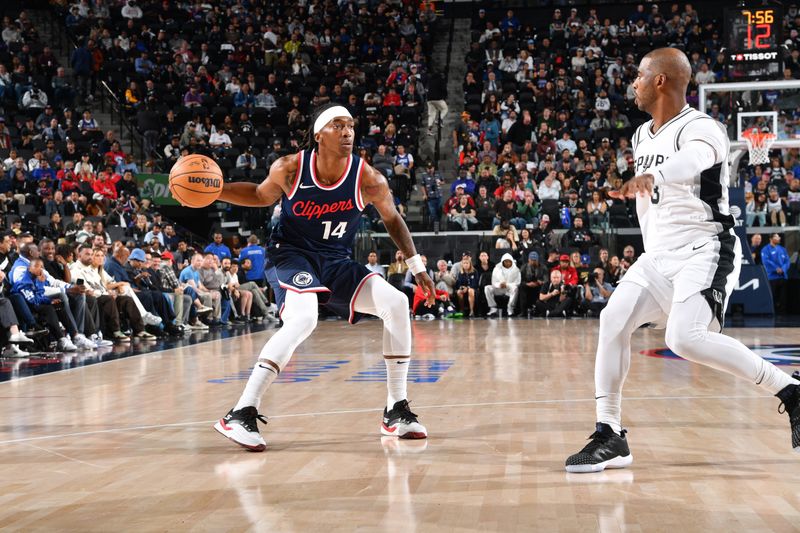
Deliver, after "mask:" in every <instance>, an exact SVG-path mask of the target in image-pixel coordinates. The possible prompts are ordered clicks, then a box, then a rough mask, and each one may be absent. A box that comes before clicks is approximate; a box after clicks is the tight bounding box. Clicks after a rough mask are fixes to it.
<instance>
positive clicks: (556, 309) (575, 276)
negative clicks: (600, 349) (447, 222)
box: [365, 243, 637, 320]
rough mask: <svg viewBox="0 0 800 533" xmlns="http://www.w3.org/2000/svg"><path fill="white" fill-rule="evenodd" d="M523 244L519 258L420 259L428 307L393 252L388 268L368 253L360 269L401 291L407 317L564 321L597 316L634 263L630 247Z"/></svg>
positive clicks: (483, 254) (484, 253) (505, 255)
mask: <svg viewBox="0 0 800 533" xmlns="http://www.w3.org/2000/svg"><path fill="white" fill-rule="evenodd" d="M529 244H530V246H529V247H528V248H527V249H526V251H524V253H520V254H512V253H509V252H505V253H502V254H492V253H491V251H487V250H481V251H480V252H479V253H478V255H477V258H475V257H473V253H472V252H471V251H464V252H463V253H462V254H461V257H460V259H459V260H458V261H457V262H452V261H446V260H445V259H439V260H437V261H436V263H435V265H434V264H433V263H432V262H429V261H428V258H427V257H426V256H424V255H423V256H422V261H423V263H424V264H425V266H426V268H427V271H428V274H429V275H430V276H431V279H433V281H434V284H435V286H436V300H437V303H436V305H434V306H433V307H427V306H425V305H424V301H425V295H424V294H423V292H422V289H421V288H420V287H419V286H417V285H416V284H415V281H414V276H412V275H411V272H410V271H409V270H408V267H407V266H406V264H405V261H404V259H405V258H404V257H403V253H402V252H401V251H399V250H397V251H396V253H395V257H394V261H393V262H392V263H391V264H389V265H388V268H385V267H384V266H383V265H381V264H379V263H378V254H377V252H375V251H372V252H370V253H369V255H368V257H367V264H366V265H365V266H366V267H367V268H368V269H369V270H370V271H372V272H375V273H377V274H380V275H381V276H383V277H385V278H386V279H387V280H388V281H389V283H390V284H392V285H393V286H394V287H396V288H397V289H399V290H401V291H403V292H404V293H405V294H406V295H407V296H408V298H409V302H410V304H411V309H412V313H413V314H414V315H415V316H416V317H419V318H422V319H428V320H432V319H434V318H447V317H452V318H458V317H464V318H474V317H481V316H485V317H489V318H495V317H498V316H500V315H501V314H503V313H505V315H506V316H507V317H514V316H520V317H527V318H532V317H548V318H570V317H575V316H589V317H597V316H599V314H600V312H601V311H602V310H603V308H604V307H605V305H606V303H607V302H608V298H609V297H610V296H611V294H612V293H613V292H614V289H615V288H616V286H617V285H618V284H619V282H620V280H621V279H622V278H623V276H624V275H625V273H626V272H627V271H628V269H629V268H630V267H631V265H633V263H634V262H635V261H636V258H637V255H636V251H635V249H634V247H633V246H630V245H628V246H625V248H624V250H623V254H622V256H616V255H611V254H610V253H609V251H608V249H606V248H601V247H594V248H592V250H591V253H589V252H588V251H587V252H583V253H581V252H580V251H579V250H574V251H573V252H572V253H569V254H568V253H560V252H558V251H557V250H556V249H555V248H549V249H543V248H540V247H539V246H537V245H535V244H534V243H529ZM545 250H549V251H545ZM493 257H496V258H497V261H496V262H495V261H494V260H493V259H492V258H493Z"/></svg>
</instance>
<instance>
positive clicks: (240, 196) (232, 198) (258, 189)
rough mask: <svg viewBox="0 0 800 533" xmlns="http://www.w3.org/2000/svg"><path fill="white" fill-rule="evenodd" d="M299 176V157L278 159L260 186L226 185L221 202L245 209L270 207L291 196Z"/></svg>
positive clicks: (242, 183) (240, 183)
mask: <svg viewBox="0 0 800 533" xmlns="http://www.w3.org/2000/svg"><path fill="white" fill-rule="evenodd" d="M296 174H297V155H296V154H292V155H287V156H284V157H281V158H280V159H276V160H275V162H274V163H272V166H271V167H270V168H269V174H268V175H267V177H266V178H265V179H264V181H262V182H261V183H260V184H258V185H256V184H255V183H245V182H239V183H226V184H225V185H224V187H223V188H222V194H220V196H219V201H221V202H228V203H231V204H235V205H241V206H244V207H269V206H271V205H272V204H274V203H275V202H277V201H278V200H280V198H281V195H283V193H286V194H289V191H291V190H292V186H293V185H294V180H295V178H296Z"/></svg>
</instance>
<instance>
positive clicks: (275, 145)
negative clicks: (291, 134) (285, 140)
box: [266, 139, 283, 168]
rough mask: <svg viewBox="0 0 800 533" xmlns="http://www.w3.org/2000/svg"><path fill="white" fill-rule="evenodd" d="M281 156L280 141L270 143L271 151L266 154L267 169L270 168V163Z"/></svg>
mask: <svg viewBox="0 0 800 533" xmlns="http://www.w3.org/2000/svg"><path fill="white" fill-rule="evenodd" d="M282 154H283V149H282V148H281V140H280V139H275V140H273V141H272V151H271V152H270V153H269V154H267V160H266V161H267V168H269V167H271V166H272V163H274V162H275V161H277V160H278V159H279V158H280V157H281V155H282Z"/></svg>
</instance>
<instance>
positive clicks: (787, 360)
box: [641, 344, 800, 366]
mask: <svg viewBox="0 0 800 533" xmlns="http://www.w3.org/2000/svg"><path fill="white" fill-rule="evenodd" d="M748 348H750V349H751V350H753V351H754V352H755V353H756V354H757V355H758V356H759V357H762V358H764V359H766V360H767V361H769V362H770V363H775V364H776V365H790V366H800V344H761V345H759V346H748ZM641 353H643V354H644V355H647V356H650V357H663V358H668V359H680V357H678V356H677V355H676V354H675V353H673V352H672V350H670V349H669V348H657V349H655V350H644V351H643V352H641ZM681 360H682V359H681Z"/></svg>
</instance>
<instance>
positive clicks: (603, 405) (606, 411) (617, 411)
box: [595, 394, 622, 433]
mask: <svg viewBox="0 0 800 533" xmlns="http://www.w3.org/2000/svg"><path fill="white" fill-rule="evenodd" d="M595 401H596V406H595V409H596V412H597V421H598V422H602V423H603V424H608V425H609V426H611V429H613V430H614V431H616V432H617V433H620V432H621V431H622V394H606V395H604V396H601V397H599V398H596V399H595Z"/></svg>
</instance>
